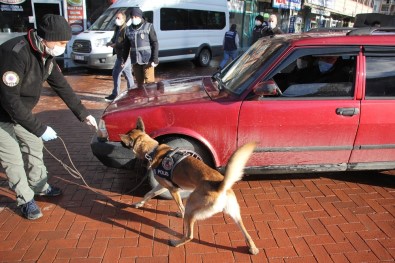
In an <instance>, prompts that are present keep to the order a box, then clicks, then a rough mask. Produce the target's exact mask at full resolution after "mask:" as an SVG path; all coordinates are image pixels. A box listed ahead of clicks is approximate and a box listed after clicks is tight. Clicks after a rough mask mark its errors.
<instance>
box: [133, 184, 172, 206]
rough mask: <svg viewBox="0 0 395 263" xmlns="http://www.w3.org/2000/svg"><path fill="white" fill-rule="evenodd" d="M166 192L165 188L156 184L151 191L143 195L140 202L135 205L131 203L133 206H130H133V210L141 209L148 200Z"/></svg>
mask: <svg viewBox="0 0 395 263" xmlns="http://www.w3.org/2000/svg"><path fill="white" fill-rule="evenodd" d="M166 191H167V188H165V187H163V186H162V185H160V184H158V185H157V186H155V187H154V188H153V189H152V190H151V191H149V192H148V193H146V194H145V195H144V198H143V200H141V201H140V202H137V203H133V204H131V206H133V207H135V208H139V207H142V206H143V205H144V204H145V203H146V202H147V201H148V200H150V199H152V198H154V197H155V196H157V195H160V194H163V193H164V192H166Z"/></svg>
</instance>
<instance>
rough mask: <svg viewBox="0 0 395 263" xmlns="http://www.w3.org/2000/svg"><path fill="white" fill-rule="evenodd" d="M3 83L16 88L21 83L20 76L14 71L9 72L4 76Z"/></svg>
mask: <svg viewBox="0 0 395 263" xmlns="http://www.w3.org/2000/svg"><path fill="white" fill-rule="evenodd" d="M3 82H4V84H5V85H7V86H8V87H15V86H16V85H18V83H19V76H18V74H16V72H14V71H7V72H5V73H4V74H3Z"/></svg>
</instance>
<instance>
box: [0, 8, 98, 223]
mask: <svg viewBox="0 0 395 263" xmlns="http://www.w3.org/2000/svg"><path fill="white" fill-rule="evenodd" d="M38 25H39V26H38V30H37V32H36V31H35V30H33V29H32V30H30V31H29V32H28V33H27V35H23V36H19V37H16V38H13V39H10V40H8V41H7V42H4V43H3V44H2V45H0V57H1V60H0V76H1V77H2V78H1V79H0V163H1V165H2V167H3V168H4V169H5V171H6V175H7V179H8V183H9V186H10V188H11V189H12V190H13V191H14V192H15V196H16V202H17V205H18V206H20V208H21V212H22V215H23V216H24V217H26V218H27V219H31V220H34V219H37V218H40V217H42V216H43V214H42V212H41V210H40V208H39V207H38V205H37V204H36V202H35V201H34V196H36V195H40V196H48V197H52V196H57V195H60V194H61V193H62V191H61V189H60V188H58V187H56V186H51V185H49V184H48V182H47V168H46V167H45V164H44V160H43V141H49V140H53V139H56V138H57V134H56V132H55V131H54V129H52V128H51V127H50V126H48V125H46V124H44V123H42V122H41V121H40V120H39V119H38V118H37V117H36V116H35V115H34V114H33V112H32V111H33V109H34V107H35V106H36V104H37V103H38V102H39V100H40V94H41V90H42V88H43V83H44V82H45V81H46V82H47V83H48V84H49V86H50V87H51V88H52V89H53V90H54V91H55V92H56V94H57V95H58V96H59V97H60V98H61V99H62V100H63V101H64V102H65V104H66V105H67V106H68V108H69V109H70V110H71V111H72V112H73V113H74V115H75V116H76V117H77V118H78V119H79V120H80V121H84V122H85V123H86V124H88V125H90V126H93V127H95V128H96V129H97V125H96V121H95V118H94V117H93V116H92V115H90V114H89V113H88V111H87V110H86V108H85V107H84V106H83V105H82V103H81V100H80V99H79V98H78V97H77V96H76V94H75V93H74V91H73V89H72V88H71V87H70V85H69V84H68V83H67V80H66V79H65V77H64V76H63V74H62V72H61V70H60V68H59V66H58V64H57V62H56V59H55V57H56V56H60V55H62V54H63V52H64V51H65V48H66V45H67V42H68V41H69V40H70V39H71V28H70V26H69V24H68V23H67V21H66V19H64V17H62V16H59V15H53V14H47V15H44V16H43V19H42V20H41V21H40V23H39V24H38ZM24 157H27V158H24ZM25 161H26V166H27V167H28V168H29V169H26V170H25Z"/></svg>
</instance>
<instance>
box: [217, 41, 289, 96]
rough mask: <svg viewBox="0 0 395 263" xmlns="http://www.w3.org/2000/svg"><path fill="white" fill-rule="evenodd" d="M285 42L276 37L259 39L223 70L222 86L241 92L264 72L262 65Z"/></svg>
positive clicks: (234, 91)
mask: <svg viewBox="0 0 395 263" xmlns="http://www.w3.org/2000/svg"><path fill="white" fill-rule="evenodd" d="M285 43H286V42H284V41H281V40H274V39H273V40H267V41H265V40H263V41H257V42H256V43H255V44H254V45H253V46H251V47H250V48H249V49H248V50H247V51H246V52H245V53H244V54H243V55H241V56H240V57H239V58H238V59H237V60H235V61H233V63H232V64H230V65H229V66H228V67H226V68H225V69H224V70H223V71H222V72H221V76H220V77H221V81H220V82H221V86H222V88H225V89H227V90H229V91H231V92H233V93H236V94H238V95H239V94H241V93H242V92H243V91H244V90H245V89H246V88H247V87H248V86H249V85H250V84H251V83H252V82H253V81H254V80H255V79H256V78H257V77H258V76H259V75H260V74H261V73H262V71H261V69H262V66H263V65H264V64H265V63H266V62H267V61H268V60H269V59H271V58H273V57H275V56H276V54H277V53H278V51H279V49H280V48H281V47H283V46H284V45H285Z"/></svg>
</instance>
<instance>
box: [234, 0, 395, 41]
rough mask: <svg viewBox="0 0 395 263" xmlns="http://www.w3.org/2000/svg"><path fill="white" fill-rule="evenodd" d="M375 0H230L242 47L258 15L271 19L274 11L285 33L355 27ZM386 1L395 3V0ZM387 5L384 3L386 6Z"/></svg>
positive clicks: (370, 9)
mask: <svg viewBox="0 0 395 263" xmlns="http://www.w3.org/2000/svg"><path fill="white" fill-rule="evenodd" d="M373 1H375V0H245V1H242V0H228V7H229V10H230V24H232V23H235V24H237V25H239V26H238V28H239V29H240V30H238V31H239V34H241V42H242V47H244V48H246V47H248V46H249V43H250V41H251V31H252V28H253V27H254V19H255V16H257V15H262V16H263V17H264V18H265V19H268V18H269V15H270V14H275V15H276V16H277V20H278V25H279V26H280V28H281V29H282V30H283V31H284V32H286V33H299V32H305V31H308V30H310V29H312V28H315V27H352V26H353V23H354V19H355V16H356V14H360V13H371V12H373V6H374V5H375V4H374V2H373ZM380 1H381V0H380ZM384 1H392V2H394V3H395V0H384ZM392 6H393V5H392ZM380 8H381V6H380ZM386 8H387V7H386V6H385V5H384V9H386ZM388 8H389V9H390V10H391V6H389V7H388ZM392 8H393V7H392Z"/></svg>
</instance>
